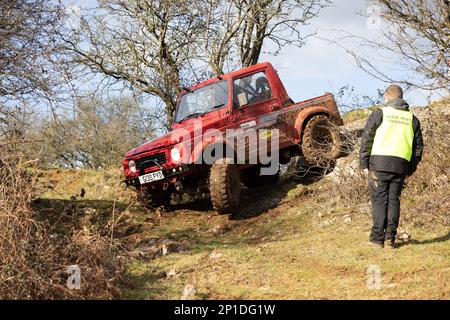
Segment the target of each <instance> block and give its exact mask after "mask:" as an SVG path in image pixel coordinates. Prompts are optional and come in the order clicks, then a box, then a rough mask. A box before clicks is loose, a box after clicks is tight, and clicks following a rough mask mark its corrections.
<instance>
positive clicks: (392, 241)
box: [386, 239, 395, 249]
mask: <svg viewBox="0 0 450 320" xmlns="http://www.w3.org/2000/svg"><path fill="white" fill-rule="evenodd" d="M386 248H388V249H394V248H395V239H388V240H387V246H386Z"/></svg>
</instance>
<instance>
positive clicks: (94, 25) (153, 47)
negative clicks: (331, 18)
mask: <svg viewBox="0 0 450 320" xmlns="http://www.w3.org/2000/svg"><path fill="white" fill-rule="evenodd" d="M328 3H329V0H302V1H300V0H289V1H288V0H264V1H263V0H251V1H250V0H231V1H225V0H203V1H188V2H186V1H179V0H175V1H169V0H163V1H159V0H158V1H156V0H155V1H144V0H130V1H125V0H104V1H100V2H99V4H98V6H97V7H96V8H95V9H92V11H89V12H87V13H86V14H84V15H83V17H82V19H81V21H82V25H81V28H80V30H79V32H76V33H75V34H72V35H71V36H67V35H62V38H63V40H64V41H65V42H66V49H67V51H68V52H70V53H71V55H72V62H74V63H75V64H76V65H78V66H81V67H80V68H78V69H79V70H78V71H81V73H83V72H94V73H96V74H100V75H102V76H103V77H104V78H105V79H107V81H108V82H107V84H108V85H114V84H116V83H118V82H120V83H122V84H125V85H126V86H129V87H130V88H131V89H133V90H135V91H137V92H138V93H146V94H150V95H154V96H157V97H159V98H160V99H161V101H162V102H163V103H164V104H165V111H166V114H167V120H168V121H167V123H168V124H170V123H171V122H172V121H173V114H174V111H175V106H176V98H177V95H178V94H179V93H180V92H181V90H182V88H183V87H184V86H188V85H190V84H191V83H192V82H194V81H195V82H198V81H200V80H204V79H205V78H206V77H209V76H211V75H212V74H216V75H218V74H221V73H223V72H224V71H225V69H227V70H229V69H234V68H236V67H241V66H249V65H252V64H254V63H256V62H257V61H258V58H259V56H260V54H261V52H262V48H263V44H264V42H265V41H267V40H271V41H273V42H274V43H275V44H276V47H277V48H278V49H277V50H276V51H279V49H280V48H281V47H282V46H284V45H286V44H296V45H298V46H301V45H302V44H303V40H304V39H305V38H306V37H307V35H303V34H301V33H300V28H299V27H300V26H301V25H304V24H306V23H307V21H309V20H310V19H311V18H313V17H314V16H316V15H317V14H318V12H319V10H320V9H321V8H323V7H324V6H325V5H326V4H328ZM230 61H235V63H230Z"/></svg>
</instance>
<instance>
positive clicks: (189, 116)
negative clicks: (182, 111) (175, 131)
mask: <svg viewBox="0 0 450 320" xmlns="http://www.w3.org/2000/svg"><path fill="white" fill-rule="evenodd" d="M201 115H203V113H202V112H194V113H191V114H190V115H187V116H186V117H184V118H183V119H181V120H180V121H178V123H181V122H183V121H184V120H187V119H191V118H195V117H198V116H201Z"/></svg>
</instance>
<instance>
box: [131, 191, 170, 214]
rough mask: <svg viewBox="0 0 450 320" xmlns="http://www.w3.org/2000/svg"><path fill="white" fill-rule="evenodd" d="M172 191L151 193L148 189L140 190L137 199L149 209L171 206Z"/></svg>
mask: <svg viewBox="0 0 450 320" xmlns="http://www.w3.org/2000/svg"><path fill="white" fill-rule="evenodd" d="M171 196H172V193H170V192H158V193H151V192H148V191H147V190H139V191H138V194H137V200H138V201H139V202H140V203H141V204H142V205H143V206H144V207H145V208H147V209H150V210H151V209H156V208H159V207H164V208H169V207H170V199H171Z"/></svg>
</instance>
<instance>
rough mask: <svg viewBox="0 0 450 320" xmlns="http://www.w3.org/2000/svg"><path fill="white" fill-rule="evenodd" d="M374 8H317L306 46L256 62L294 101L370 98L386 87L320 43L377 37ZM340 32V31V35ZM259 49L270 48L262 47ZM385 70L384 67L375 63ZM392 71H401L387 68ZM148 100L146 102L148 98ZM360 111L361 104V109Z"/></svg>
mask: <svg viewBox="0 0 450 320" xmlns="http://www.w3.org/2000/svg"><path fill="white" fill-rule="evenodd" d="M67 4H68V7H69V8H70V6H71V5H72V6H73V5H74V6H75V7H78V6H80V7H82V8H88V7H92V6H93V4H95V1H94V0H81V1H77V2H73V1H72V0H67ZM373 13H374V8H373V3H372V1H371V0H335V1H334V4H333V5H331V6H330V7H327V8H325V9H323V10H322V11H321V12H320V14H319V16H318V17H316V18H315V19H313V20H311V22H310V25H309V26H307V27H306V28H305V33H310V32H312V31H315V32H316V36H315V37H311V38H309V39H308V40H307V42H306V44H305V45H304V46H303V47H301V48H298V47H296V46H285V47H284V48H283V49H282V51H281V53H280V54H279V55H277V56H274V55H268V54H262V55H261V57H260V59H259V61H260V62H262V61H269V62H271V63H272V64H273V65H274V67H275V68H276V69H277V70H278V73H279V75H280V77H281V80H282V81H283V83H284V85H285V87H286V89H287V91H288V93H289V95H290V96H291V98H292V99H293V100H294V101H301V100H305V99H308V98H312V97H314V96H319V95H322V94H323V93H325V92H333V93H336V92H337V91H338V90H339V88H341V87H343V86H345V85H349V86H354V88H355V92H354V95H361V96H362V95H368V96H371V97H375V96H376V95H377V92H378V91H377V90H378V89H382V90H383V89H385V88H386V87H387V85H388V84H386V83H384V82H382V81H380V80H377V79H375V78H373V77H372V76H370V75H368V74H367V73H365V72H364V71H363V70H361V69H360V68H358V67H357V66H356V65H355V62H354V60H353V58H352V57H351V56H350V55H349V54H348V53H346V52H345V51H344V49H342V48H340V47H338V46H336V45H333V44H331V43H330V42H329V41H326V40H324V39H331V40H336V39H337V37H338V32H337V30H340V31H346V32H350V33H352V34H354V35H358V36H362V37H364V38H367V39H375V38H377V37H380V35H381V33H382V27H383V24H382V23H377V21H373V20H368V18H367V17H366V16H363V15H361V14H366V15H372V17H373ZM341 34H342V33H341ZM265 46H266V47H265V48H264V49H269V50H270V47H271V44H270V43H266V45H265ZM359 50H360V51H359V52H360V53H361V52H362V53H363V54H364V55H365V56H366V57H367V56H368V57H371V56H372V57H373V58H374V59H376V58H377V55H378V56H379V53H378V52H374V51H373V50H368V49H367V50H364V48H359ZM381 67H382V68H384V69H385V70H386V68H389V67H387V66H386V65H381ZM388 71H389V72H392V73H398V72H401V73H402V72H404V73H407V71H406V70H401V69H400V70H389V69H388ZM435 98H436V95H434V96H431V97H430V94H429V92H426V91H422V90H419V89H412V90H408V91H407V92H405V100H407V102H409V103H410V105H426V104H427V103H428V101H429V99H431V100H434V99H435ZM150 101H151V100H150ZM362 107H366V106H362Z"/></svg>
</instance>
